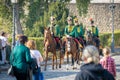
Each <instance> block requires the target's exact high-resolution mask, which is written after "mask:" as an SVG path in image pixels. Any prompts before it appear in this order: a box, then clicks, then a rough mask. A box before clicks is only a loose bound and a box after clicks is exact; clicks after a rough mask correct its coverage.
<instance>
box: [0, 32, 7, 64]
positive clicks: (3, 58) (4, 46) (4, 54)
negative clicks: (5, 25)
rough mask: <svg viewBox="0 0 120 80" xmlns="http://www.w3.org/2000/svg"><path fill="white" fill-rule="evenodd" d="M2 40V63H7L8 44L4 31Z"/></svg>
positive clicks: (0, 37)
mask: <svg viewBox="0 0 120 80" xmlns="http://www.w3.org/2000/svg"><path fill="white" fill-rule="evenodd" d="M0 39H1V42H2V62H1V63H2V64H4V63H6V44H7V38H6V33H5V32H2V33H1V36H0Z"/></svg>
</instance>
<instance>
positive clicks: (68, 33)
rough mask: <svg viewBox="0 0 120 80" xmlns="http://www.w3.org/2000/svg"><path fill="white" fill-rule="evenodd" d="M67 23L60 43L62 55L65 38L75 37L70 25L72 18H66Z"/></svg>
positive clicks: (71, 24)
mask: <svg viewBox="0 0 120 80" xmlns="http://www.w3.org/2000/svg"><path fill="white" fill-rule="evenodd" d="M67 23H68V25H67V26H66V27H65V29H64V36H63V38H62V39H63V42H62V52H63V53H64V52H65V43H66V41H65V38H66V37H69V36H71V37H75V29H74V25H73V23H72V17H70V16H68V17H67Z"/></svg>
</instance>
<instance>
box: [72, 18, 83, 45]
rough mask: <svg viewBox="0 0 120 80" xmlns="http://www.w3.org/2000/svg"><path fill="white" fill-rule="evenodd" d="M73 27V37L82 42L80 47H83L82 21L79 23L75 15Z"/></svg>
mask: <svg viewBox="0 0 120 80" xmlns="http://www.w3.org/2000/svg"><path fill="white" fill-rule="evenodd" d="M74 27H75V28H76V31H75V32H76V33H75V38H76V39H77V40H78V41H80V43H81V44H82V45H81V47H83V45H84V28H83V25H82V23H81V24H79V22H78V18H77V17H76V18H75V19H74Z"/></svg>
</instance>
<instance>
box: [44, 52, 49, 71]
mask: <svg viewBox="0 0 120 80" xmlns="http://www.w3.org/2000/svg"><path fill="white" fill-rule="evenodd" d="M47 60H48V52H45V68H44V70H45V71H46V67H47Z"/></svg>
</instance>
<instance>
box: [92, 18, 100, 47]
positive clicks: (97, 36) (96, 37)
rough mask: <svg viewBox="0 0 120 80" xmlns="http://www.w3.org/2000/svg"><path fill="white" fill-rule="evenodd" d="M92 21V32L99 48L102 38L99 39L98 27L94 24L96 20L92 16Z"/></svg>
mask: <svg viewBox="0 0 120 80" xmlns="http://www.w3.org/2000/svg"><path fill="white" fill-rule="evenodd" d="M90 22H91V26H90V31H91V33H92V38H93V40H94V42H95V43H96V47H98V48H99V44H100V40H99V30H98V27H96V26H94V21H93V19H92V18H91V19H90Z"/></svg>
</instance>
